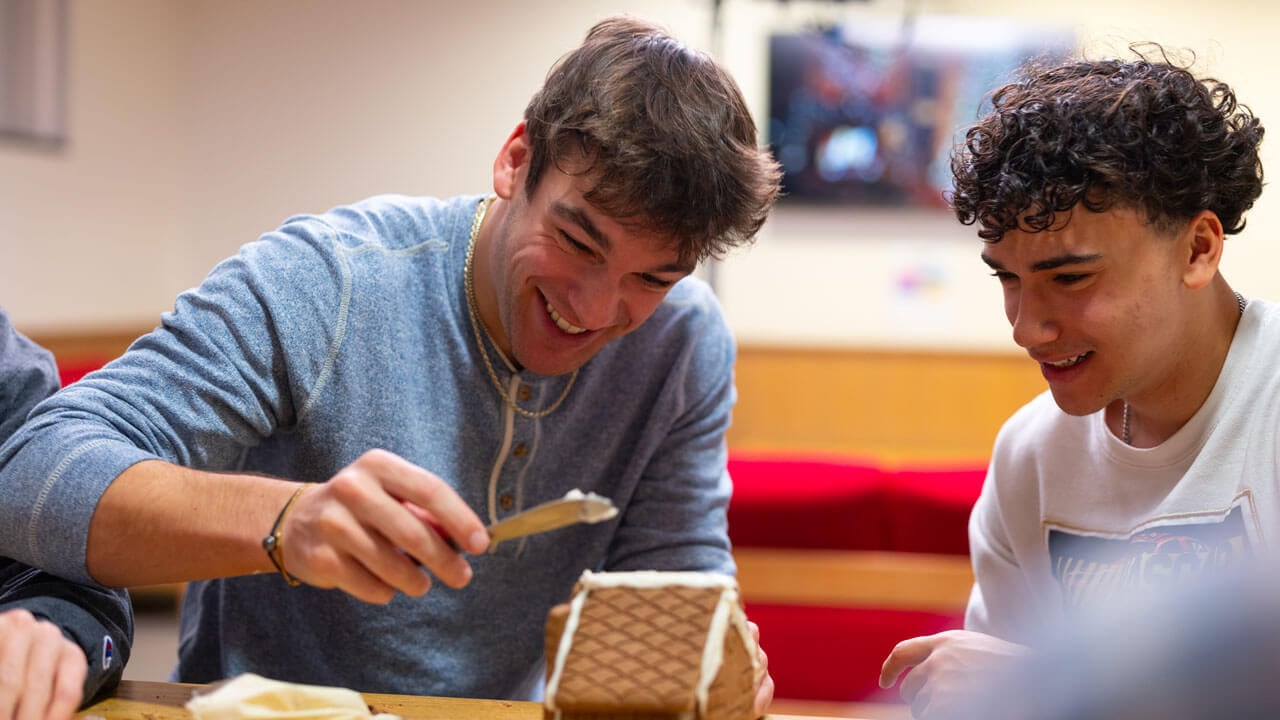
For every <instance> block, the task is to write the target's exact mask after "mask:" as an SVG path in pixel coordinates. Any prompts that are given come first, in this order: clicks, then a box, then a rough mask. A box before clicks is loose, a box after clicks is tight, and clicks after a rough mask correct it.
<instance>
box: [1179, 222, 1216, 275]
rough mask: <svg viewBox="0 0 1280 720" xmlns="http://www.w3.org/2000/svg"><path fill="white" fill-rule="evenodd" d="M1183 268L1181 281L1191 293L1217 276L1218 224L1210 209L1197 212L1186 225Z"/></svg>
mask: <svg viewBox="0 0 1280 720" xmlns="http://www.w3.org/2000/svg"><path fill="white" fill-rule="evenodd" d="M1184 238H1185V239H1184V242H1185V243H1186V244H1185V246H1184V247H1185V250H1186V252H1187V256H1186V257H1187V266H1186V268H1185V269H1184V270H1183V273H1182V281H1183V283H1185V284H1186V286H1187V287H1189V288H1191V289H1193V290H1195V289H1198V288H1202V287H1204V286H1206V285H1208V284H1209V281H1211V280H1213V278H1214V277H1216V276H1217V274H1218V263H1220V262H1221V261H1222V243H1223V241H1224V239H1225V237H1224V235H1223V232H1222V221H1221V220H1219V219H1218V214H1217V213H1215V212H1213V211H1212V210H1201V211H1200V212H1199V213H1198V214H1197V215H1196V216H1195V217H1193V218H1191V222H1190V223H1189V224H1188V225H1187V229H1186V235H1185V236H1184Z"/></svg>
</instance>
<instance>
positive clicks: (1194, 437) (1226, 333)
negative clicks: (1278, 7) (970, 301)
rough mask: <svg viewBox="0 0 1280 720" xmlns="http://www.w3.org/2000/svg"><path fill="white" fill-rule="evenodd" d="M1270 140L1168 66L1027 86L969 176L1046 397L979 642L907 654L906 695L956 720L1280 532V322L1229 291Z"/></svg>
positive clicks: (966, 206)
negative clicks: (1093, 624)
mask: <svg viewBox="0 0 1280 720" xmlns="http://www.w3.org/2000/svg"><path fill="white" fill-rule="evenodd" d="M1262 136H1263V128H1262V125H1261V124H1260V123H1259V121H1258V119H1257V118H1255V117H1254V116H1253V115H1252V113H1251V112H1250V111H1249V110H1248V108H1246V107H1244V106H1243V105H1240V104H1238V103H1237V101H1236V97H1235V94H1234V93H1233V92H1232V90H1231V88H1230V87H1228V86H1227V85H1226V84H1225V83H1222V82H1218V81H1216V80H1212V79H1201V78H1197V77H1196V76H1194V75H1193V74H1192V73H1191V72H1189V71H1188V70H1187V69H1186V67H1185V66H1183V65H1180V64H1177V63H1174V62H1172V61H1171V60H1169V58H1168V55H1167V54H1166V53H1165V52H1164V51H1163V50H1162V49H1160V48H1159V47H1153V48H1151V49H1150V52H1149V53H1148V54H1147V55H1146V56H1144V55H1143V54H1141V53H1139V57H1138V58H1137V59H1134V60H1128V61H1121V60H1104V61H1078V62H1069V63H1066V64H1061V65H1058V66H1054V67H1043V68H1029V69H1028V70H1026V71H1025V73H1024V75H1023V76H1022V77H1021V78H1020V79H1018V80H1016V81H1015V82H1013V83H1011V84H1009V85H1006V86H1005V87H1003V88H1001V89H1000V90H998V91H997V92H996V93H995V94H994V96H993V102H992V109H991V111H990V113H989V114H988V115H986V116H985V117H984V118H982V119H981V120H980V121H979V122H978V123H977V124H976V125H975V126H973V127H972V128H970V129H969V131H968V133H967V136H966V142H965V143H964V145H963V147H961V148H959V149H958V150H957V152H956V154H955V156H954V158H953V163H952V169H953V172H954V175H955V184H956V188H955V195H954V198H953V205H954V208H955V212H956V214H957V215H958V217H959V218H960V220H961V222H963V223H965V224H972V223H976V224H977V225H978V227H979V232H978V234H979V236H980V237H981V238H982V239H983V240H985V246H984V248H983V251H982V259H983V260H984V261H985V262H986V263H987V265H989V266H990V267H991V268H992V270H993V271H994V272H993V274H994V275H995V277H996V278H997V280H998V281H999V282H1000V285H1001V287H1002V288H1003V290H1004V308H1005V314H1006V315H1007V316H1008V319H1009V322H1010V324H1011V325H1012V326H1013V338H1014V341H1015V342H1016V343H1017V344H1018V345H1019V346H1021V347H1022V348H1024V349H1025V350H1026V351H1027V354H1028V355H1030V356H1031V358H1032V359H1033V360H1035V361H1036V362H1037V363H1039V364H1040V368H1041V372H1042V373H1043V374H1044V377H1045V379H1046V380H1047V381H1048V384H1049V391H1048V392H1047V393H1044V394H1043V395H1041V396H1040V397H1037V398H1036V399H1035V400H1033V401H1032V402H1030V403H1029V404H1028V405H1026V406H1025V407H1024V408H1022V409H1021V410H1019V411H1018V412H1017V413H1016V414H1015V415H1014V416H1013V417H1012V418H1010V419H1009V421H1008V422H1007V423H1006V424H1005V426H1004V427H1003V428H1002V430H1001V431H1000V433H999V435H998V437H997V439H996V443H995V448H994V452H993V456H992V460H991V464H990V467H989V470H988V475H987V481H986V484H985V485H984V487H983V491H982V494H981V497H980V498H979V500H978V502H977V505H976V506H975V508H974V511H973V515H972V517H971V520H970V526H969V534H970V545H971V550H972V553H973V565H974V571H975V575H976V583H975V585H974V589H973V593H972V596H971V598H970V601H969V607H968V611H967V614H966V618H965V628H966V630H964V631H955V632H951V633H944V634H941V635H935V636H929V637H923V638H914V639H911V640H906V641H904V642H902V643H900V644H899V645H898V646H897V647H896V648H895V649H894V650H893V652H892V653H891V654H890V656H889V657H888V659H887V660H886V661H885V667H884V671H883V674H882V676H881V682H882V684H884V685H886V686H887V685H888V684H890V683H892V682H893V680H894V679H895V678H896V677H897V676H898V675H899V674H900V673H901V672H902V671H903V670H905V669H906V668H908V667H911V666H914V669H912V670H911V671H910V672H909V673H908V674H907V676H906V678H905V679H904V680H903V683H902V686H901V688H900V692H901V693H902V695H903V696H904V698H906V699H907V700H908V701H910V702H911V705H912V709H913V712H914V714H915V715H916V716H917V717H922V718H923V717H935V716H939V715H945V714H947V713H948V712H949V711H951V710H952V709H954V703H955V701H956V699H957V698H958V697H960V696H963V695H964V693H965V692H966V691H967V690H968V689H969V688H973V687H979V686H981V684H982V683H981V680H982V678H983V677H984V676H985V675H987V673H988V672H990V668H991V666H993V665H1001V664H1006V663H1008V662H1011V661H1010V660H1009V658H1010V657H1015V656H1018V655H1021V654H1024V653H1026V652H1028V647H1027V645H1028V644H1029V643H1031V641H1032V639H1033V638H1034V637H1036V636H1037V635H1038V634H1040V633H1042V632H1043V631H1044V630H1045V628H1046V627H1048V626H1052V625H1055V624H1064V623H1070V622H1072V620H1073V619H1074V618H1079V617H1081V616H1082V613H1084V612H1085V611H1086V610H1089V609H1091V607H1092V606H1096V605H1097V604H1098V603H1100V602H1105V601H1107V600H1108V599H1109V598H1111V599H1114V598H1116V597H1118V596H1120V595H1122V594H1124V595H1127V594H1130V593H1133V592H1140V591H1147V592H1151V591H1156V592H1159V591H1164V590H1169V589H1171V588H1173V587H1175V586H1177V585H1179V584H1184V583H1195V582H1197V581H1200V580H1204V579H1206V578H1209V577H1210V576H1213V575H1215V574H1218V573H1223V572H1225V571H1226V570H1227V569H1228V568H1231V567H1233V566H1238V565H1240V564H1241V563H1242V562H1244V561H1246V560H1248V559H1249V558H1250V557H1251V556H1253V555H1254V554H1256V553H1258V552H1259V551H1260V550H1261V549H1262V548H1264V547H1265V546H1267V545H1274V544H1275V543H1276V540H1277V537H1276V533H1277V529H1278V528H1280V496H1278V494H1277V489H1278V488H1277V486H1278V485H1280V482H1278V479H1277V468H1278V467H1280V373H1277V371H1276V365H1275V358H1277V357H1280V306H1277V305H1275V304H1271V303H1265V302H1261V301H1257V300H1253V301H1249V302H1246V301H1245V299H1244V298H1243V297H1241V296H1240V295H1239V294H1238V293H1236V292H1234V291H1233V290H1232V289H1231V287H1230V285H1228V284H1227V281H1226V279H1225V278H1224V277H1223V276H1222V274H1221V273H1220V272H1219V267H1218V266H1219V261H1220V260H1221V258H1222V252H1223V245H1224V237H1225V236H1226V235H1230V234H1234V233H1237V232H1239V231H1240V230H1242V229H1243V228H1244V218H1243V216H1244V213H1245V211H1247V210H1248V209H1249V208H1250V207H1251V206H1252V204H1253V202H1254V201H1255V200H1256V199H1257V198H1258V196H1259V194H1260V193H1261V190H1262V166H1261V163H1260V161H1259V156H1258V146H1259V143H1260V142H1261V140H1262Z"/></svg>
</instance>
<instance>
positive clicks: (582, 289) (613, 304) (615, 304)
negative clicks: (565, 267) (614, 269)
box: [572, 272, 627, 330]
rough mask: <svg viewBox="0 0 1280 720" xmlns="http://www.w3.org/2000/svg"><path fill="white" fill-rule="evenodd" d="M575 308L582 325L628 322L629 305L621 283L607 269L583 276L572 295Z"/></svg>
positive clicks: (592, 327)
mask: <svg viewBox="0 0 1280 720" xmlns="http://www.w3.org/2000/svg"><path fill="white" fill-rule="evenodd" d="M572 301H573V312H574V313H575V314H576V315H577V318H578V321H579V322H580V323H581V325H582V327H585V328H587V329H588V330H599V329H601V328H606V327H610V326H613V325H618V324H621V323H625V322H626V317H627V308H626V302H625V294H624V292H623V290H622V283H621V281H620V280H619V279H618V278H615V277H613V276H612V275H611V274H610V273H607V272H593V273H590V274H589V275H587V276H584V277H583V278H581V282H580V283H579V284H578V288H577V292H576V293H573V295H572Z"/></svg>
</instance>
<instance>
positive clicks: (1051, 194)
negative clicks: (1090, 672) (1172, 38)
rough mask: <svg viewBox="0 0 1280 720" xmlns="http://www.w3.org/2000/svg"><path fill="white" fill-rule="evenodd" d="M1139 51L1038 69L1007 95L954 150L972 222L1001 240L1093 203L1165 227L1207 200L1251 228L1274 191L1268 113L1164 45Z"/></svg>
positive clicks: (1231, 226)
mask: <svg viewBox="0 0 1280 720" xmlns="http://www.w3.org/2000/svg"><path fill="white" fill-rule="evenodd" d="M1132 49H1133V51H1134V52H1135V54H1136V55H1137V58H1136V59H1134V60H1127V61H1126V60H1096V61H1090V60H1081V61H1076V62H1068V63H1064V64H1061V65H1056V66H1052V67H1036V66H1028V67H1027V68H1024V70H1023V73H1022V75H1021V77H1020V78H1019V79H1017V80H1015V81H1014V82H1012V83H1010V84H1008V85H1005V86H1004V87H1002V88H1000V89H999V90H997V91H996V92H995V94H994V96H993V97H992V103H991V104H992V108H991V111H990V113H988V114H987V115H986V116H985V117H983V118H982V119H981V120H979V121H978V123H977V124H976V125H974V126H973V127H972V128H970V129H969V131H968V134H967V135H966V137H965V143H964V145H963V147H960V148H958V149H957V152H956V154H955V155H954V156H953V158H952V163H951V168H952V174H953V175H954V176H955V192H954V193H953V194H952V197H951V206H952V208H953V209H954V210H955V213H956V216H957V217H958V218H959V219H960V222H962V223H964V224H966V225H969V224H973V223H975V222H976V223H978V224H979V226H980V230H979V232H978V236H979V237H981V238H983V239H985V240H988V241H992V242H994V241H998V240H999V239H1000V237H1001V236H1002V235H1004V233H1006V232H1008V231H1009V230H1013V229H1015V228H1020V229H1022V230H1025V231H1031V232H1038V231H1042V230H1045V229H1048V228H1051V227H1054V226H1055V225H1056V224H1057V223H1058V220H1059V218H1058V215H1059V214H1060V213H1070V212H1071V210H1072V208H1074V207H1075V206H1076V205H1077V204H1083V205H1084V206H1085V207H1086V208H1087V209H1089V210H1092V211H1094V212H1103V211H1106V210H1107V209H1109V208H1111V207H1113V206H1117V205H1118V206H1122V207H1127V208H1131V209H1134V210H1139V211H1141V212H1143V213H1145V215H1146V218H1147V221H1148V222H1150V223H1152V224H1154V225H1156V226H1157V227H1164V228H1167V227H1169V226H1171V225H1172V224H1173V223H1176V222H1179V221H1183V220H1188V219H1190V218H1191V217H1193V216H1195V214H1196V213H1198V212H1200V211H1201V210H1206V209H1207V210H1212V211H1213V212H1214V213H1216V214H1217V215H1218V218H1219V220H1221V221H1222V225H1223V230H1224V232H1226V233H1228V234H1232V233H1237V232H1239V231H1240V230H1242V229H1243V228H1244V213H1245V211H1246V210H1248V209H1249V208H1250V207H1251V206H1252V205H1253V201H1254V200H1256V199H1257V198H1258V196H1259V195H1260V194H1261V193H1262V163H1261V161H1260V160H1259V158H1258V145H1259V143H1261V142H1262V136H1263V128H1262V124H1261V122H1259V121H1258V119H1257V118H1256V117H1254V116H1253V114H1252V113H1251V112H1250V111H1249V108H1247V107H1245V106H1244V105H1241V104H1239V103H1237V101H1236V96H1235V93H1234V92H1232V90H1231V88H1230V87H1229V86H1228V85H1227V84H1226V83H1224V82H1220V81H1217V80H1214V79H1211V78H1203V79H1199V78H1196V77H1195V76H1194V75H1193V74H1192V73H1191V72H1190V71H1189V70H1188V69H1187V67H1186V66H1184V65H1182V64H1176V63H1174V62H1172V61H1171V60H1169V58H1168V54H1167V53H1166V52H1165V51H1164V49H1163V48H1161V47H1160V46H1159V45H1154V44H1149V43H1148V44H1142V45H1135V46H1134V47H1133V48H1132ZM1150 55H1154V56H1155V57H1153V58H1149V57H1148V56H1150Z"/></svg>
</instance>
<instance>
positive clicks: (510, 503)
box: [498, 493, 516, 510]
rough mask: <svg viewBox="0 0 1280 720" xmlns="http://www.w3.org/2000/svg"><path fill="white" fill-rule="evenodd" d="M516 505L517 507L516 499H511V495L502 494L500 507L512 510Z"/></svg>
mask: <svg viewBox="0 0 1280 720" xmlns="http://www.w3.org/2000/svg"><path fill="white" fill-rule="evenodd" d="M515 505H516V499H515V498H513V497H511V493H502V495H501V496H500V497H499V498H498V507H500V508H502V509H503V510H510V509H511V508H513V507H515Z"/></svg>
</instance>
